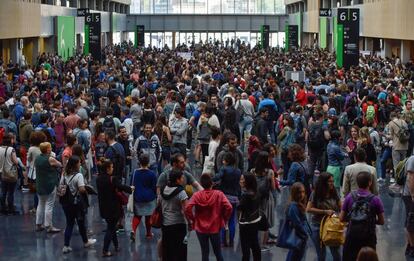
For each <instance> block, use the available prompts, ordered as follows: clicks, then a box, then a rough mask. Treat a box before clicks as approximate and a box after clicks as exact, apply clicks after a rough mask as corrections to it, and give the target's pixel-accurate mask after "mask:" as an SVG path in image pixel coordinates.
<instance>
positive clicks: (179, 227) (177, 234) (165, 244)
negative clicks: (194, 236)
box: [161, 224, 187, 261]
mask: <svg viewBox="0 0 414 261" xmlns="http://www.w3.org/2000/svg"><path fill="white" fill-rule="evenodd" d="M161 230H162V260H164V261H187V244H184V243H183V241H184V238H185V236H186V234H187V225H186V224H176V225H171V226H163V227H162V228H161Z"/></svg>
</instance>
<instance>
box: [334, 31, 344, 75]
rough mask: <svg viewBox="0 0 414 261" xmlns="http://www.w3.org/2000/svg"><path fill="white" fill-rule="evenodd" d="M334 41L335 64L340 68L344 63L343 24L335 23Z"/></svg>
mask: <svg viewBox="0 0 414 261" xmlns="http://www.w3.org/2000/svg"><path fill="white" fill-rule="evenodd" d="M336 42H337V45H336V64H337V65H338V67H340V68H342V67H343V65H344V26H343V25H341V24H339V25H337V34H336Z"/></svg>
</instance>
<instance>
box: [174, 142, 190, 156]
mask: <svg viewBox="0 0 414 261" xmlns="http://www.w3.org/2000/svg"><path fill="white" fill-rule="evenodd" d="M177 152H179V153H181V154H183V155H187V145H186V144H184V143H174V144H173V152H172V153H173V154H174V153H177Z"/></svg>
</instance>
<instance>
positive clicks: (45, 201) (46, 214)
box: [36, 188, 56, 227]
mask: <svg viewBox="0 0 414 261" xmlns="http://www.w3.org/2000/svg"><path fill="white" fill-rule="evenodd" d="M38 197H39V203H38V205H37V210H36V225H42V224H43V225H44V226H45V227H49V226H52V214H53V208H54V206H55V198H56V188H55V189H54V190H53V191H52V193H50V194H48V195H38Z"/></svg>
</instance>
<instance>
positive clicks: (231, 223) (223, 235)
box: [221, 204, 237, 245]
mask: <svg viewBox="0 0 414 261" xmlns="http://www.w3.org/2000/svg"><path fill="white" fill-rule="evenodd" d="M232 207H233V210H232V212H231V216H230V219H229V222H228V225H229V240H230V242H226V230H225V229H224V228H222V229H221V242H223V243H224V242H226V243H228V244H231V245H232V244H233V243H234V235H235V234H236V209H237V206H236V205H233V204H232Z"/></svg>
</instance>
